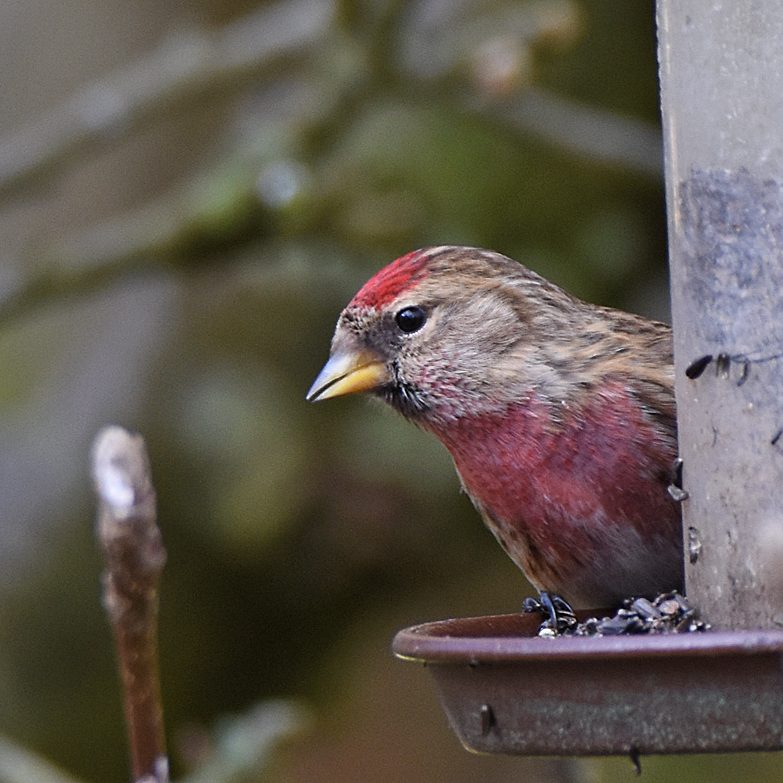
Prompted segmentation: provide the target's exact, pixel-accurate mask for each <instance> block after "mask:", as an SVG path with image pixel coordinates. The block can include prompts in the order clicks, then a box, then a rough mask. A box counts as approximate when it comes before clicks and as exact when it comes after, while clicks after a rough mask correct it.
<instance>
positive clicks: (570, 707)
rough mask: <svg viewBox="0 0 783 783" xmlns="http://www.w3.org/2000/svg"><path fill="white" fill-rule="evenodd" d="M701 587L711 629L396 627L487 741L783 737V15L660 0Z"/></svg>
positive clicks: (670, 201)
mask: <svg viewBox="0 0 783 783" xmlns="http://www.w3.org/2000/svg"><path fill="white" fill-rule="evenodd" d="M658 30H659V58H660V73H661V93H662V114H663V126H664V148H665V163H666V185H667V208H668V215H669V246H670V264H671V283H672V313H673V321H674V349H675V350H674V353H675V377H676V381H675V391H676V397H677V405H678V425H679V436H680V456H681V457H682V459H683V460H684V471H683V487H684V491H683V504H682V505H683V524H684V531H685V536H684V539H685V546H684V548H685V552H684V558H685V563H686V586H687V593H688V596H689V598H690V600H691V602H692V603H693V604H695V605H696V606H698V607H699V608H700V610H701V613H702V615H703V616H704V617H705V618H706V619H707V620H708V621H709V622H710V623H711V624H712V626H713V630H711V631H708V632H706V633H688V634H667V635H659V636H614V637H606V636H604V637H595V638H592V637H576V638H573V637H564V638H554V639H541V638H537V637H536V629H537V626H538V622H539V618H538V617H535V616H532V615H523V614H522V615H503V616H495V617H479V618H467V619H457V620H444V621H441V622H434V623H428V624H426V625H421V626H416V627H413V628H409V629H406V630H404V631H401V632H400V633H398V634H397V636H396V638H395V640H394V644H393V649H394V652H395V653H396V654H397V655H398V656H400V657H402V658H405V659H410V660H415V661H420V662H423V663H425V664H427V666H428V671H430V672H431V673H432V675H433V677H434V679H435V682H436V686H437V688H438V691H439V693H440V697H441V700H442V702H443V705H444V708H445V710H446V713H447V715H448V717H449V720H450V723H451V725H452V727H453V728H454V730H455V731H456V733H457V734H458V736H459V737H460V739H461V741H462V742H463V744H464V745H465V746H466V747H467V748H469V749H471V750H476V751H483V752H494V753H516V754H525V755H528V754H529V755H534V754H545V755H603V754H631V756H632V757H635V756H638V755H639V754H646V753H698V752H719V751H746V750H779V749H781V748H783V630H782V629H783V393H781V390H783V133H782V131H783V101H781V97H780V96H781V95H783V15H781V14H780V8H779V4H778V3H777V2H776V0H753V2H751V1H750V0H736V1H735V2H732V3H714V2H712V0H659V2H658Z"/></svg>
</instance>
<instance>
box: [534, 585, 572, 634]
mask: <svg viewBox="0 0 783 783" xmlns="http://www.w3.org/2000/svg"><path fill="white" fill-rule="evenodd" d="M522 610H523V611H524V612H526V613H531V612H538V613H539V614H541V615H543V616H544V621H543V622H542V623H541V625H540V626H539V628H538V633H539V636H556V635H558V634H561V633H564V632H565V631H568V630H569V629H571V628H573V627H574V626H575V625H576V624H577V621H576V614H575V613H574V610H573V608H572V606H571V604H569V603H568V601H566V600H565V598H563V597H562V596H559V595H557V594H555V593H549V592H548V591H546V590H542V591H541V592H540V593H539V594H538V598H537V599H536V598H533V597H532V596H529V597H528V598H525V600H524V601H523V602H522Z"/></svg>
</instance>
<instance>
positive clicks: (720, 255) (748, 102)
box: [657, 0, 783, 629]
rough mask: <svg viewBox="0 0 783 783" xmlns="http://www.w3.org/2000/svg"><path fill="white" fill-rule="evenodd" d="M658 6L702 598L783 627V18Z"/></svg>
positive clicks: (732, 620) (746, 2)
mask: <svg viewBox="0 0 783 783" xmlns="http://www.w3.org/2000/svg"><path fill="white" fill-rule="evenodd" d="M781 10H782V9H781V4H780V1H779V0H723V1H722V2H721V0H658V5H657V13H658V29H659V58H660V71H661V74H660V75H661V92H662V112H663V127H664V141H665V156H666V195H667V207H668V214H669V247H670V251H669V254H670V264H671V288H672V316H673V321H674V354H675V367H676V387H675V389H676V394H677V405H678V421H679V432H680V456H681V457H682V458H683V460H684V477H683V487H684V490H685V491H686V492H687V493H688V496H687V499H685V500H684V502H683V509H684V531H685V537H684V538H685V559H686V583H687V592H688V596H689V597H690V598H691V599H692V600H693V601H694V602H695V603H696V604H697V605H698V606H699V607H700V608H701V610H702V614H703V615H704V616H705V618H706V619H708V620H709V621H711V622H712V623H713V625H715V626H716V627H722V628H733V629H743V628H745V629H747V628H775V627H781V626H783V13H782V12H781Z"/></svg>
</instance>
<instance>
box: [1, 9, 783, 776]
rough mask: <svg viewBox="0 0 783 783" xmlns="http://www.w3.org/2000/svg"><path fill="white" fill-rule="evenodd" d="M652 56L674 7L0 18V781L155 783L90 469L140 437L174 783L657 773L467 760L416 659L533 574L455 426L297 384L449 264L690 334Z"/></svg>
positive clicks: (740, 769)
mask: <svg viewBox="0 0 783 783" xmlns="http://www.w3.org/2000/svg"><path fill="white" fill-rule="evenodd" d="M656 67H657V66H656V56H655V29H654V8H653V3H652V2H650V1H649V0H645V1H644V2H642V1H639V2H635V3H618V2H613V1H612V0H581V1H580V0H506V1H505V2H503V1H501V0H411V1H410V2H399V1H398V0H354V1H353V2H352V1H350V0H345V1H343V2H338V1H335V2H330V1H329V0H278V2H253V0H179V1H178V2H176V3H162V2H153V0H142V1H141V2H137V3H130V4H129V3H122V2H119V1H118V0H104V2H101V3H92V2H85V0H60V2H57V3H55V2H52V0H28V1H27V2H25V3H3V4H0V73H2V78H0V258H1V259H2V264H1V265H0V366H2V367H3V372H2V376H0V732H2V733H3V735H4V736H5V737H6V739H2V740H1V741H0V762H1V761H2V760H3V759H8V758H11V757H12V756H14V754H16V753H19V752H21V749H22V748H24V749H25V752H29V753H34V754H37V756H38V757H40V759H46V760H48V762H49V763H52V764H55V765H57V766H58V767H60V768H61V769H62V770H65V771H67V775H66V774H65V773H63V774H61V775H60V776H59V777H58V778H57V779H58V780H60V781H66V780H69V781H70V780H83V781H105V782H106V783H114V782H115V781H116V782H119V781H123V780H127V778H128V772H127V765H126V746H125V740H124V726H123V723H122V714H121V706H120V699H119V693H118V688H117V675H116V672H115V669H114V659H113V649H112V645H111V639H110V634H109V631H108V627H107V624H106V622H105V619H104V617H103V615H102V612H101V608H100V604H99V575H100V571H101V564H100V558H99V556H98V553H97V549H96V545H95V542H94V539H93V524H94V514H95V512H94V502H93V497H92V493H91V487H90V480H89V474H88V453H89V447H90V443H91V440H92V438H93V437H94V435H95V434H96V432H97V430H98V429H99V428H100V427H101V426H103V425H105V424H108V423H118V424H123V425H125V426H127V427H130V428H133V429H135V430H138V431H140V432H142V433H143V434H144V436H145V437H146V440H147V443H148V447H149V450H150V454H151V458H152V463H153V477H154V479H155V483H156V486H157V490H158V496H159V508H160V524H161V527H162V529H163V535H164V539H165V542H166V545H167V549H168V553H169V560H168V565H167V569H166V572H165V575H164V583H163V593H162V607H161V657H162V661H161V664H162V675H163V691H164V702H165V710H166V723H167V727H168V734H169V742H170V746H171V747H170V750H171V755H172V763H173V765H174V772H175V778H180V779H182V778H184V777H185V775H187V774H188V773H189V772H191V771H192V770H196V769H198V768H199V767H201V768H202V769H203V765H204V764H212V765H213V766H210V767H207V769H208V770H211V771H209V772H208V773H207V774H206V777H203V778H202V779H206V780H212V781H214V783H219V781H221V780H228V779H231V780H235V781H239V780H247V781H251V780H268V781H284V782H285V783H304V781H313V780H319V781H325V782H327V783H328V782H329V781H345V782H347V783H352V782H353V781H377V782H379V783H386V782H387V781H388V782H389V783H392V782H396V781H402V780H405V781H409V782H411V783H424V782H425V781H441V780H442V781H455V783H460V782H461V781H475V780H481V781H490V782H491V781H511V780H522V779H529V780H535V781H543V782H544V783H546V782H547V781H552V782H553V783H555V782H556V781H596V782H599V783H600V782H601V781H620V780H630V779H632V778H633V776H634V772H633V767H632V765H631V763H630V761H628V760H627V759H605V760H586V761H571V760H556V759H520V758H490V757H476V756H472V755H470V754H468V753H466V752H465V751H464V750H463V749H462V748H461V747H460V746H459V743H458V742H457V740H456V739H455V737H454V736H453V735H452V734H451V733H450V731H449V729H448V727H447V725H446V719H445V717H444V716H443V714H442V713H441V711H440V708H439V706H438V704H437V699H436V696H435V693H434V690H433V689H432V687H431V684H430V682H429V679H428V675H427V673H426V672H425V671H424V670H422V669H421V668H420V667H417V666H414V665H412V664H409V663H403V662H400V661H397V660H395V659H394V658H393V657H392V656H391V653H390V642H391V639H392V637H393V635H394V633H395V632H396V631H397V630H398V629H400V628H402V627H405V626H407V625H411V624H414V623H417V622H422V621H425V620H432V619H440V618H443V617H448V616H460V615H470V614H489V613H496V612H506V611H515V610H517V609H518V608H519V606H520V602H521V600H522V597H523V596H524V595H525V594H527V593H528V591H529V586H528V585H527V584H526V583H525V582H524V580H523V579H522V577H521V574H519V573H518V572H517V571H516V570H515V568H514V567H513V566H512V565H511V563H510V561H508V560H507V559H506V557H505V556H504V555H503V554H502V552H501V550H500V549H499V547H497V545H496V544H495V542H494V540H493V539H492V537H491V536H490V535H489V534H488V533H487V532H486V531H485V530H484V528H483V527H482V525H481V523H480V522H479V519H478V517H477V515H476V513H475V512H474V511H473V509H472V508H471V507H470V504H469V502H468V501H467V499H466V498H465V497H464V496H461V495H460V493H459V491H458V482H457V479H456V476H455V474H454V472H453V469H452V466H451V464H450V460H449V458H448V456H447V455H446V453H445V451H443V450H442V449H441V448H440V447H439V446H438V445H437V444H436V443H435V441H434V440H432V439H430V438H428V437H425V436H424V435H422V434H421V433H419V432H417V431H416V430H415V429H414V428H412V427H410V426H408V425H406V424H405V423H404V422H403V421H402V420H400V419H398V418H397V417H395V416H394V414H392V413H391V412H389V411H387V410H386V409H383V408H381V407H380V406H378V405H373V404H370V403H367V402H366V401H363V400H360V399H355V398H353V399H351V398H348V399H344V400H342V399H341V400H336V401H334V402H330V403H328V404H324V405H315V406H313V405H309V404H307V403H305V401H304V394H305V391H306V390H307V388H308V387H309V385H310V383H311V381H312V380H313V378H314V377H315V374H316V373H317V372H318V370H319V369H320V367H321V365H322V363H323V362H324V360H325V359H326V356H327V352H328V346H329V340H330V337H331V332H332V329H333V327H334V322H335V319H336V316H337V314H338V312H339V310H340V309H341V308H342V306H343V305H344V304H345V303H346V302H347V301H348V299H350V297H351V295H352V294H353V292H354V291H355V290H356V288H357V287H358V286H359V285H360V284H361V283H362V282H363V281H364V280H365V279H366V278H368V277H369V276H370V275H371V274H372V273H373V272H374V271H375V270H377V269H378V268H380V267H381V266H382V265H384V264H385V263H387V262H388V261H390V260H392V259H393V258H395V257H397V256H398V255H400V254H402V253H404V252H406V251H408V250H410V249H412V248H415V247H419V246H422V245H428V244H443V243H450V244H451V243H455V244H457V243H458V244H474V245H480V246H486V247H492V248H494V249H497V250H499V251H502V252H504V253H506V254H507V255H510V256H512V257H514V258H517V259H519V260H521V261H524V262H525V263H527V264H528V265H529V266H531V267H532V268H534V269H536V270H537V271H539V272H541V273H542V274H544V275H546V276H548V277H550V278H552V279H554V280H555V281H556V282H558V283H560V284H561V285H564V286H565V287H567V288H569V289H570V290H572V291H573V292H575V293H577V294H578V295H580V296H582V297H584V298H587V299H589V300H591V301H596V302H600V303H604V304H612V305H616V306H620V307H623V308H626V309H631V310H635V311H637V312H641V313H644V314H647V315H652V316H655V317H659V318H663V319H665V318H667V307H668V293H667V283H666V268H665V261H666V259H665V215H664V203H663V190H662V184H663V183H662V163H661V149H660V138H659V128H658V122H659V120H658V108H657V83H656ZM241 737H245V743H246V744H245V745H242V744H241V743H240V742H233V744H232V741H233V740H237V738H241ZM243 753H244V754H245V755H244V756H243V755H242V754H243ZM232 754H233V755H232ZM232 764H233V765H235V766H234V767H232ZM243 765H244V766H243ZM1 766H2V765H1V764H0V767H1ZM643 766H644V774H645V779H646V780H647V781H651V782H654V781H663V780H679V781H691V780H692V781H701V780H705V781H706V780H710V781H715V780H718V781H720V780H726V781H729V780H736V779H751V778H752V779H753V780H756V781H766V780H770V781H772V780H779V779H780V776H781V774H782V773H783V763H781V760H780V759H779V757H778V756H777V755H772V754H770V755H753V756H751V755H745V756H735V757H706V758H684V757H679V758H675V757H672V758H650V759H643ZM232 769H233V770H234V772H232V773H231V774H234V773H236V774H235V777H231V778H230V777H229V772H230V771H231V770H232ZM237 770H239V771H237ZM241 770H245V771H241ZM41 774H43V773H41ZM68 775H69V776H71V777H69V776H68ZM0 779H2V777H1V776H0ZM9 779H10V778H9ZM21 779H25V778H21ZM27 779H30V780H41V779H43V778H42V777H39V776H32V777H29V778H27Z"/></svg>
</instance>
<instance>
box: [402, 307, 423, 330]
mask: <svg viewBox="0 0 783 783" xmlns="http://www.w3.org/2000/svg"><path fill="white" fill-rule="evenodd" d="M394 320H395V322H396V323H397V326H399V327H400V329H401V330H402V331H403V332H406V333H407V334H410V333H411V332H418V331H419V329H421V327H422V326H424V323H425V321H426V320H427V313H425V312H424V310H422V309H421V307H416V306H414V307H403V308H402V310H400V311H399V312H398V313H397V315H395V316H394Z"/></svg>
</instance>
